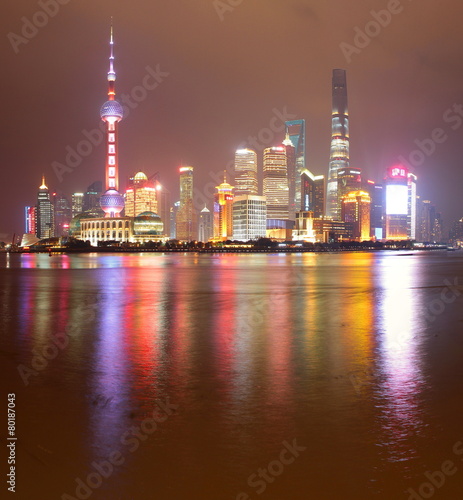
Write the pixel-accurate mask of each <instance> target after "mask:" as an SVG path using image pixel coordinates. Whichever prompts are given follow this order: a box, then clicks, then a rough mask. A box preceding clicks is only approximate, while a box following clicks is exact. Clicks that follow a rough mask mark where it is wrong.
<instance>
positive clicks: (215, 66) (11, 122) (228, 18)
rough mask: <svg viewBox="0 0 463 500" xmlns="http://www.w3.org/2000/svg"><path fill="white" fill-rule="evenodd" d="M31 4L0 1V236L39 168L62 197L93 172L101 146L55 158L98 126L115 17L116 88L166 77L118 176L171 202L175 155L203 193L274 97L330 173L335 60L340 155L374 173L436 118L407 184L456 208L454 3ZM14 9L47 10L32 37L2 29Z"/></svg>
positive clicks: (148, 0)
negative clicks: (344, 136) (345, 95)
mask: <svg viewBox="0 0 463 500" xmlns="http://www.w3.org/2000/svg"><path fill="white" fill-rule="evenodd" d="M61 1H62V2H65V1H66V0H61ZM230 4H235V5H236V6H235V7H230ZM227 5H228V8H227ZM224 6H225V7H224ZM354 6H355V7H354ZM388 6H389V7H390V9H391V10H394V11H395V12H396V13H394V14H390V18H391V19H390V21H388V19H387V17H388V16H386V15H383V17H382V20H383V23H384V24H386V26H384V27H380V29H379V30H378V29H376V28H377V27H378V26H379V25H378V24H376V25H374V24H372V23H371V21H372V20H373V19H374V17H373V15H372V13H371V11H372V10H375V11H379V10H382V9H385V8H386V9H387V8H388ZM41 10H43V9H42V8H41V7H40V5H39V3H38V2H37V1H30V0H21V1H17V0H5V1H4V2H3V5H2V16H1V21H0V26H1V33H2V37H3V38H2V43H1V46H0V50H1V61H2V68H1V79H0V86H1V95H2V100H3V103H2V108H3V109H2V111H3V112H2V120H1V128H2V130H1V134H0V137H1V148H0V162H1V186H2V195H1V197H0V200H1V210H0V240H6V239H7V238H9V237H10V236H8V235H11V234H12V233H13V232H16V233H22V232H23V231H24V223H23V207H24V205H28V204H30V205H34V204H35V201H36V196H37V190H38V186H39V185H40V181H41V175H42V173H44V174H45V176H46V181H47V185H48V186H49V187H50V189H51V190H54V191H62V192H64V193H65V194H68V195H70V194H71V193H72V192H75V191H84V190H85V189H86V187H87V186H88V185H89V184H91V183H92V182H93V181H95V180H97V179H102V178H103V169H104V150H103V145H100V146H98V147H95V148H92V151H91V153H90V154H89V155H88V156H87V157H86V158H85V159H84V160H83V161H82V163H81V164H80V165H79V166H77V167H75V168H74V169H73V170H72V172H67V173H64V175H63V178H62V180H61V182H60V180H59V179H58V177H57V176H56V175H55V173H54V171H53V168H52V163H53V162H55V161H56V162H60V163H65V158H66V147H67V146H71V147H76V146H77V144H78V143H79V142H80V141H82V140H83V139H85V137H84V135H83V132H82V131H83V130H87V131H91V130H93V129H96V128H97V127H99V124H100V119H99V109H100V106H101V105H102V104H103V103H104V102H105V100H106V91H107V83H106V73H107V70H108V55H109V45H108V41H109V24H110V17H111V16H113V17H114V30H115V38H116V45H115V48H116V72H117V77H118V78H117V82H116V92H117V98H118V99H119V100H120V99H121V96H122V94H126V95H131V92H136V91H135V90H134V89H135V88H136V87H137V86H140V85H141V84H142V82H143V79H144V78H145V76H146V75H147V74H148V73H147V69H146V68H147V67H150V68H152V69H153V70H155V69H156V68H157V66H158V65H159V69H160V70H161V71H162V72H163V73H169V75H168V76H165V77H164V78H163V81H162V82H161V83H160V84H159V85H158V87H157V88H156V89H154V90H150V91H147V95H146V98H144V99H142V100H141V101H140V102H139V103H135V104H136V107H134V109H132V110H131V111H130V114H129V116H128V117H127V118H126V119H124V120H123V121H122V122H121V124H120V129H119V130H120V136H119V140H120V142H119V144H120V158H119V161H120V174H121V186H122V187H123V186H124V184H125V179H126V178H127V177H128V176H129V175H130V174H132V173H134V172H136V171H138V170H143V171H145V172H146V173H147V174H154V173H155V172H159V174H160V177H161V181H162V182H163V183H164V184H165V185H166V187H167V188H168V189H170V190H171V191H172V198H173V200H172V201H175V200H176V199H177V197H178V166H179V165H180V164H181V163H183V164H190V165H193V166H194V167H195V186H196V187H197V188H198V189H199V190H203V186H204V185H205V184H206V183H208V182H212V183H214V182H215V181H214V180H213V179H212V177H211V176H210V172H215V173H219V172H221V171H223V169H224V168H225V167H226V165H227V163H228V162H229V161H230V160H232V158H233V152H234V150H235V149H237V148H238V147H241V146H245V145H248V144H249V143H248V137H249V136H256V135H257V134H258V133H259V132H260V131H261V130H262V129H264V128H266V127H269V125H270V123H272V117H274V116H275V112H274V110H275V109H276V110H279V111H281V112H283V111H284V110H285V109H286V111H287V113H289V114H290V115H291V117H292V118H305V119H306V120H307V158H308V167H309V168H310V169H311V170H312V171H313V172H314V173H315V174H325V175H327V173H328V160H329V146H330V125H331V122H330V115H331V73H332V70H333V69H334V68H345V69H346V70H347V78H348V92H349V114H350V126H351V166H353V167H360V168H362V169H363V170H364V173H365V176H366V177H369V178H371V179H373V180H377V181H379V180H381V179H382V177H383V176H384V172H385V169H386V168H387V167H388V166H390V165H391V164H393V163H397V162H398V157H399V156H400V155H402V156H404V157H406V158H408V157H409V155H410V154H411V153H412V151H413V150H416V149H417V145H416V144H415V140H423V139H425V138H429V137H430V136H431V134H432V132H433V130H434V129H436V128H441V129H443V133H445V135H442V133H441V134H440V135H439V134H438V135H437V137H439V140H440V141H441V142H440V143H439V144H435V145H434V146H432V145H430V144H429V143H428V147H430V148H431V146H432V148H434V147H435V152H434V153H433V154H430V155H429V156H428V157H426V159H425V161H424V162H423V163H422V164H421V165H416V167H415V168H414V171H415V173H416V174H417V175H418V194H419V195H421V196H422V197H423V198H424V199H430V200H432V201H433V203H434V204H435V205H436V206H437V207H438V209H440V210H441V211H442V215H443V217H444V222H445V223H446V224H447V226H448V223H449V222H450V221H451V220H453V219H456V218H461V217H462V216H463V200H462V196H461V192H462V187H463V169H462V158H463V141H462V134H463V120H461V121H458V119H457V118H456V117H455V116H456V113H455V112H454V111H451V112H449V111H447V110H449V109H450V108H452V107H453V105H454V104H462V105H463V85H462V80H463V30H462V29H461V19H462V15H463V4H462V3H461V0H441V1H439V2H437V1H431V0H414V1H412V0H392V2H391V1H387V0H378V1H376V0H355V1H349V2H348V1H345V0H344V1H340V0H323V1H320V0H243V1H241V2H240V1H239V0H223V1H221V2H217V1H216V2H214V1H213V0H164V1H156V2H153V1H152V0H133V1H131V2H120V3H116V2H114V1H111V2H110V1H106V0H70V1H69V2H68V3H66V4H64V5H59V9H58V12H57V13H56V15H54V16H53V17H47V16H45V17H44V15H43V14H37V12H39V11H41ZM55 10H56V9H55ZM398 10H401V12H397V11H398ZM34 16H35V17H34ZM23 18H26V19H27V20H29V21H31V20H32V19H35V20H36V22H37V23H38V24H40V23H44V22H46V26H43V27H41V28H38V29H37V34H35V36H32V37H31V34H30V31H29V32H27V31H26V33H27V34H28V36H29V39H27V38H23V39H22V40H23V41H27V43H23V42H19V41H18V40H21V39H19V38H17V37H16V38H15V37H14V36H13V35H12V34H13V33H14V34H15V35H17V36H24V35H23V34H22V33H21V32H22V30H23V25H24V22H25V19H23ZM367 23H370V24H368V27H369V29H370V32H371V33H373V34H376V36H375V37H374V38H372V39H371V41H370V42H369V43H368V44H367V46H366V47H365V48H362V49H357V48H356V49H355V52H352V53H351V57H350V58H351V61H350V62H349V61H347V59H346V56H345V54H344V53H343V50H341V48H340V44H342V43H345V44H350V45H351V47H353V46H354V36H355V31H354V29H355V28H356V27H358V28H359V29H360V30H362V31H363V29H364V28H365V26H366V25H367ZM14 40H16V42H14ZM357 42H358V40H357ZM363 42H364V43H365V41H363ZM15 43H16V45H15ZM13 45H15V47H13ZM344 47H347V45H345V46H344ZM345 50H347V49H346V48H345ZM151 81H152V80H150V83H151ZM140 95H141V94H138V96H140ZM278 125H279V123H278ZM282 139H283V136H282V134H281V133H276V134H275V137H274V140H273V141H272V142H271V143H269V144H266V145H274V144H276V143H279V142H280V141H281V140H282ZM415 163H416V162H415ZM214 185H215V184H214Z"/></svg>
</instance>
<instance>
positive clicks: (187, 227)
mask: <svg viewBox="0 0 463 500" xmlns="http://www.w3.org/2000/svg"><path fill="white" fill-rule="evenodd" d="M179 172H180V206H179V208H178V211H177V216H176V237H177V239H178V240H182V241H193V240H196V239H197V224H198V217H197V213H196V210H195V208H194V205H193V167H190V166H185V167H180V170H179Z"/></svg>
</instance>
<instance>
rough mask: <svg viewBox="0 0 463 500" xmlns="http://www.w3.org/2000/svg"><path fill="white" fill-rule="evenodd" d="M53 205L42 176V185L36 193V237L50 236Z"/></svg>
mask: <svg viewBox="0 0 463 500" xmlns="http://www.w3.org/2000/svg"><path fill="white" fill-rule="evenodd" d="M54 216H55V213H54V207H53V203H52V202H51V200H50V192H49V191H48V187H47V186H46V184H45V177H43V178H42V185H41V186H40V187H39V192H38V195H37V227H36V230H37V238H40V239H42V238H51V237H52V236H54V235H55V231H54V222H55V221H54Z"/></svg>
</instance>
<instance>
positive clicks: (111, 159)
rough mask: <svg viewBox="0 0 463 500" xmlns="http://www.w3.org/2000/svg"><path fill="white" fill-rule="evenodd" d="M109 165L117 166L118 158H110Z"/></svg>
mask: <svg viewBox="0 0 463 500" xmlns="http://www.w3.org/2000/svg"><path fill="white" fill-rule="evenodd" d="M108 163H109V165H115V164H116V157H115V156H110V157H109V158H108Z"/></svg>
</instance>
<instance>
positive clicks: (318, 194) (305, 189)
mask: <svg viewBox="0 0 463 500" xmlns="http://www.w3.org/2000/svg"><path fill="white" fill-rule="evenodd" d="M325 191H326V188H325V176H324V175H313V174H312V172H311V171H310V170H307V169H306V170H304V171H303V172H302V175H301V195H302V197H301V201H302V203H301V207H300V210H301V211H303V212H313V217H315V218H319V217H322V216H323V215H324V213H325Z"/></svg>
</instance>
